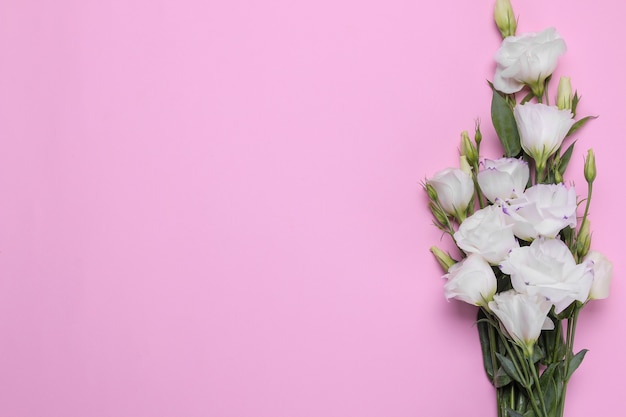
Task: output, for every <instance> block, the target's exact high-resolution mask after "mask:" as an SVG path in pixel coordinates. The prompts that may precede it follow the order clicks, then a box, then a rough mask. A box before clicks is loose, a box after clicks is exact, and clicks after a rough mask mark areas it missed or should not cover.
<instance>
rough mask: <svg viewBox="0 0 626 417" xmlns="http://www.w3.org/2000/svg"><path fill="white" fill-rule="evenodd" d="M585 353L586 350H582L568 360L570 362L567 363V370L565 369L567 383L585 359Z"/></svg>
mask: <svg viewBox="0 0 626 417" xmlns="http://www.w3.org/2000/svg"><path fill="white" fill-rule="evenodd" d="M587 352H588V350H587V349H583V350H581V351H580V352H578V353H577V354H575V355H574V356H573V357H572V359H570V361H569V368H568V369H567V376H566V377H565V380H566V381H569V379H570V378H571V377H572V374H573V373H574V371H575V370H576V369H578V367H579V366H580V364H581V363H582V361H583V359H585V355H586V354H587Z"/></svg>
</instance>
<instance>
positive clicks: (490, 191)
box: [477, 158, 530, 203]
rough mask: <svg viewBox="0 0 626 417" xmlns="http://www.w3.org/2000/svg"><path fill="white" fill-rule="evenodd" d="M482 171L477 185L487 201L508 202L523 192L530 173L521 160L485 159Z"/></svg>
mask: <svg viewBox="0 0 626 417" xmlns="http://www.w3.org/2000/svg"><path fill="white" fill-rule="evenodd" d="M483 167H484V168H483V170H482V171H480V172H479V173H478V176H477V178H478V185H479V186H480V190H481V191H482V193H483V194H484V195H485V197H487V199H488V200H489V201H491V202H492V203H495V202H496V200H508V199H509V198H514V197H519V196H521V195H522V193H523V192H524V189H525V188H526V184H527V183H528V178H529V176H530V171H529V169H528V163H527V162H526V161H524V160H522V159H516V158H500V159H495V160H491V159H485V161H484V162H483Z"/></svg>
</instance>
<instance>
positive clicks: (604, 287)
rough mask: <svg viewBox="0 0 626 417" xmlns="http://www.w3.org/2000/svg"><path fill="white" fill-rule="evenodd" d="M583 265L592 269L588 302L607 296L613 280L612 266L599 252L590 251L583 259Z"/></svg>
mask: <svg viewBox="0 0 626 417" xmlns="http://www.w3.org/2000/svg"><path fill="white" fill-rule="evenodd" d="M583 263H587V264H590V265H591V268H592V269H593V284H591V291H589V299H590V300H601V299H603V298H607V297H608V296H609V287H610V286H611V279H612V278H613V264H611V261H609V260H608V259H606V257H605V256H604V255H603V254H601V253H600V252H595V251H591V252H589V253H588V254H587V256H585V259H583Z"/></svg>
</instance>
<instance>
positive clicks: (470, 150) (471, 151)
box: [461, 131, 478, 166]
mask: <svg viewBox="0 0 626 417" xmlns="http://www.w3.org/2000/svg"><path fill="white" fill-rule="evenodd" d="M461 156H465V157H466V158H467V162H468V163H469V164H470V165H471V166H475V165H476V164H478V150H477V149H476V147H475V146H474V145H473V144H472V142H471V141H470V137H469V134H468V133H467V131H463V132H462V133H461Z"/></svg>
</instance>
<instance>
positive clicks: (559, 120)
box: [513, 103, 575, 169]
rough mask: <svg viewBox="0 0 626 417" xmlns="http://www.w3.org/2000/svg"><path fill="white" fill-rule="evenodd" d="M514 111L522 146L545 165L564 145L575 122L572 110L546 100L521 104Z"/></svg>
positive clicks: (539, 162)
mask: <svg viewBox="0 0 626 417" xmlns="http://www.w3.org/2000/svg"><path fill="white" fill-rule="evenodd" d="M513 115H514V116H515V121H516V122H517V130H518V132H519V136H520V142H521V145H522V149H524V152H526V153H527V154H528V155H530V156H531V157H532V158H533V159H534V160H535V162H536V163H537V167H538V168H539V169H543V168H544V167H545V165H546V161H547V160H548V157H550V155H552V154H554V153H555V152H556V151H557V150H558V149H559V147H561V144H562V143H563V139H565V136H566V135H567V132H569V130H570V128H571V127H572V125H573V124H574V123H575V120H574V119H573V117H572V112H571V111H570V110H568V109H563V110H559V108H558V107H556V106H547V105H545V104H542V103H525V104H521V105H517V106H515V108H514V109H513Z"/></svg>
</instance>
